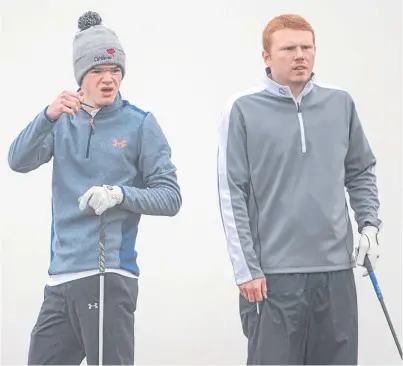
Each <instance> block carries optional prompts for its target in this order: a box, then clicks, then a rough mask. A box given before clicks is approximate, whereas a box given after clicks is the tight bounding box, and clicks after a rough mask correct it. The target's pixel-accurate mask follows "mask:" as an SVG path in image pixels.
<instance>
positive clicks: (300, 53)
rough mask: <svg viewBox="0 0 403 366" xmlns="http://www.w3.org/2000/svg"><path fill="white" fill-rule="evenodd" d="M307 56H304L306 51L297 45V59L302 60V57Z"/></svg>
mask: <svg viewBox="0 0 403 366" xmlns="http://www.w3.org/2000/svg"><path fill="white" fill-rule="evenodd" d="M304 57H305V56H304V52H303V51H302V49H301V47H297V49H296V54H295V58H296V59H297V60H300V59H303V58H304Z"/></svg>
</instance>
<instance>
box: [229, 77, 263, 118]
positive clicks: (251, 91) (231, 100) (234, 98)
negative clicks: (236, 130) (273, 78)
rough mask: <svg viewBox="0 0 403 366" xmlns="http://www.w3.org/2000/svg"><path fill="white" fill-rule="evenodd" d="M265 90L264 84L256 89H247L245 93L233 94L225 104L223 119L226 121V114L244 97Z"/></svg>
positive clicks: (255, 87)
mask: <svg viewBox="0 0 403 366" xmlns="http://www.w3.org/2000/svg"><path fill="white" fill-rule="evenodd" d="M265 89H266V85H264V84H263V83H262V84H258V85H256V86H254V87H251V88H248V89H245V90H243V91H240V92H238V93H235V94H233V95H232V96H231V97H230V98H229V99H228V100H227V102H226V103H225V106H224V110H223V111H222V119H224V116H225V115H226V114H228V113H230V112H231V110H232V107H233V106H234V104H235V103H236V102H237V101H238V100H239V99H241V98H242V97H246V96H249V95H253V94H257V93H260V92H262V91H264V90H265Z"/></svg>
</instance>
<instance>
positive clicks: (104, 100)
mask: <svg viewBox="0 0 403 366" xmlns="http://www.w3.org/2000/svg"><path fill="white" fill-rule="evenodd" d="M115 98H116V94H114V95H111V96H110V97H103V98H102V97H101V98H99V101H98V103H97V104H99V105H109V104H112V103H113V102H114V100H115Z"/></svg>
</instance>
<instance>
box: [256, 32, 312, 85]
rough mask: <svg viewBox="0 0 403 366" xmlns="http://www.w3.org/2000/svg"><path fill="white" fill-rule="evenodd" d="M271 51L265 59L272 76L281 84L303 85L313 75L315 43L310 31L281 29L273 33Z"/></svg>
mask: <svg viewBox="0 0 403 366" xmlns="http://www.w3.org/2000/svg"><path fill="white" fill-rule="evenodd" d="M271 41H272V43H271V49H270V50H269V51H270V52H269V53H268V52H266V51H263V59H264V61H265V63H266V65H267V66H269V67H270V69H271V73H272V77H273V79H274V80H275V81H277V82H278V83H279V84H281V85H288V86H290V87H293V86H302V85H305V83H306V82H307V81H308V79H309V78H310V76H311V73H312V69H313V66H314V62H315V53H316V49H315V45H314V43H313V35H312V33H311V32H310V31H301V30H293V29H281V30H279V31H276V32H274V33H273V34H272V38H271Z"/></svg>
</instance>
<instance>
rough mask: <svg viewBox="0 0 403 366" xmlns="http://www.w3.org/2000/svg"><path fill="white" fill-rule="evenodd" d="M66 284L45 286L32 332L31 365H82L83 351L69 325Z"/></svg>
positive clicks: (29, 356)
mask: <svg viewBox="0 0 403 366" xmlns="http://www.w3.org/2000/svg"><path fill="white" fill-rule="evenodd" d="M63 290H64V287H63V285H60V286H54V287H48V286H46V287H45V298H44V301H43V304H42V307H41V310H40V312H39V315H38V319H37V321H36V324H35V326H34V328H33V330H32V333H31V342H30V346H29V353H28V365H80V363H81V362H82V360H83V359H84V351H83V349H82V347H81V345H80V342H79V341H78V339H77V338H76V336H75V333H74V331H73V329H72V327H71V325H70V321H69V319H68V314H67V311H66V302H65V298H64V293H63Z"/></svg>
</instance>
